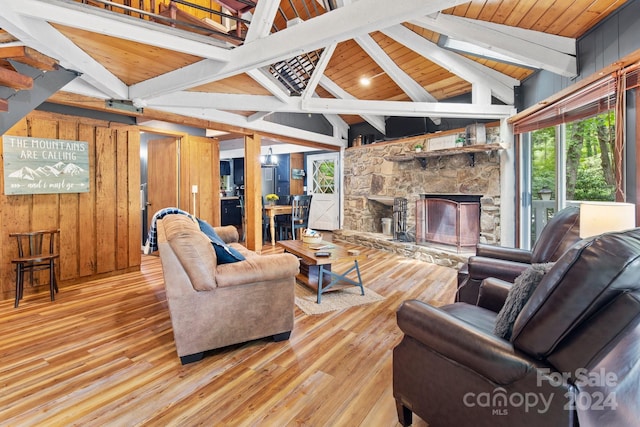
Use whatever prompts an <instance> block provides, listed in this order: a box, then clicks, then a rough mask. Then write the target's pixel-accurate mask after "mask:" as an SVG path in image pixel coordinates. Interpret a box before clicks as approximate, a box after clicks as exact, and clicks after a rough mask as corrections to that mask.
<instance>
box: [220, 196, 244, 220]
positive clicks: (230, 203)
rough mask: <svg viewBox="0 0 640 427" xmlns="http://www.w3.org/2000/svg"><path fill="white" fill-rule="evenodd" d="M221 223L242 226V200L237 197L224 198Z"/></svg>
mask: <svg viewBox="0 0 640 427" xmlns="http://www.w3.org/2000/svg"><path fill="white" fill-rule="evenodd" d="M220 210H221V212H220V223H221V224H222V225H238V226H241V225H242V212H241V210H240V200H239V199H238V198H237V197H230V198H224V199H222V200H221V201H220Z"/></svg>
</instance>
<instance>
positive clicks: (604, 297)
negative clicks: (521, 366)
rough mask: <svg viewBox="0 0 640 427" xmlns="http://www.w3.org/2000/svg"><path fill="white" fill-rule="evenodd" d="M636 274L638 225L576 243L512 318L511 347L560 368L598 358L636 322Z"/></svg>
mask: <svg viewBox="0 0 640 427" xmlns="http://www.w3.org/2000/svg"><path fill="white" fill-rule="evenodd" d="M639 278H640V228H636V229H633V230H628V231H624V232H617V233H606V234H603V235H600V236H596V237H594V238H590V239H585V240H582V241H580V242H578V243H576V244H575V245H574V246H573V247H571V248H570V249H569V250H568V251H567V252H566V253H565V254H564V255H563V256H562V257H561V258H560V259H559V260H558V261H557V262H556V263H555V265H554V266H553V268H552V269H551V270H550V271H549V272H548V273H547V274H546V275H545V276H544V278H543V279H542V281H541V282H540V284H539V285H538V287H537V288H536V289H535V291H534V292H533V294H532V295H531V297H530V299H529V300H528V302H527V304H526V305H525V306H524V308H523V309H522V311H521V313H520V315H519V316H518V318H517V319H516V322H515V325H514V327H513V335H512V337H511V341H512V342H513V344H514V347H516V348H517V349H518V350H520V351H523V352H525V353H527V354H529V355H531V356H533V357H535V358H537V359H544V360H547V361H550V362H551V363H553V364H554V366H556V368H558V369H559V370H561V371H563V372H564V371H567V370H569V371H571V369H572V368H574V367H575V366H574V365H576V364H579V363H588V362H590V361H593V360H597V359H598V358H599V357H603V356H604V354H606V351H603V349H605V348H608V347H610V346H611V345H613V344H612V343H614V342H616V340H618V339H619V338H620V337H621V336H622V335H623V332H622V331H624V330H625V329H628V328H629V325H633V324H634V322H635V323H636V324H637V323H638V322H640V279H639ZM612 310H613V311H612ZM603 319H606V321H603ZM603 353H604V354H603ZM620 357H622V356H620ZM635 357H637V355H636V356H635ZM578 366H579V365H578ZM582 366H585V365H584V364H583V365H582Z"/></svg>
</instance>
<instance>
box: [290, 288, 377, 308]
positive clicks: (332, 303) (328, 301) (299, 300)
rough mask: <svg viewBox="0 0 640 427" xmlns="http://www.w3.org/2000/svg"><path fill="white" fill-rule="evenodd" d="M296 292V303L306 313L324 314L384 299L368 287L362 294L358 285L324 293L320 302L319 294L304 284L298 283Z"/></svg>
mask: <svg viewBox="0 0 640 427" xmlns="http://www.w3.org/2000/svg"><path fill="white" fill-rule="evenodd" d="M295 293H296V305H297V306H298V307H299V308H300V309H301V310H302V311H304V312H305V314H323V313H328V312H330V311H336V310H343V309H345V308H349V307H355V306H358V305H364V304H370V303H373V302H376V301H382V300H384V297H383V296H381V295H378V294H377V293H375V292H373V291H372V290H371V289H367V288H366V287H365V288H364V295H360V288H358V287H356V286H353V287H348V288H344V289H340V290H336V291H331V292H327V293H326V294H322V302H321V303H320V304H318V303H317V302H316V301H317V298H318V294H317V293H316V292H315V291H314V290H313V289H311V288H308V287H307V286H304V285H303V284H300V283H296V290H295Z"/></svg>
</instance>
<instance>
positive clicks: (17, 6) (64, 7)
mask: <svg viewBox="0 0 640 427" xmlns="http://www.w3.org/2000/svg"><path fill="white" fill-rule="evenodd" d="M2 3H3V4H2V7H3V11H2V15H4V14H5V10H6V9H5V8H10V9H13V10H14V12H15V13H17V14H20V15H22V16H27V17H32V18H37V19H38V20H40V21H47V22H52V23H57V24H62V25H65V26H68V27H72V28H79V29H82V30H86V31H90V32H98V33H100V34H105V35H108V36H112V37H117V38H121V39H125V40H131V41H135V42H138V43H143V44H148V45H151V46H156V47H160V48H163V49H169V50H174V51H177V52H183V53H187V54H190V55H196V56H201V57H203V58H209V59H212V60H216V61H223V62H224V61H228V60H229V50H228V49H226V48H224V47H225V46H226V44H225V43H222V42H220V41H219V40H216V39H214V38H211V37H207V36H204V35H201V34H197V33H193V32H189V31H182V30H178V29H175V28H172V27H169V26H164V25H158V24H156V23H153V22H148V21H145V20H143V19H138V18H133V17H131V16H127V15H123V14H121V13H113V12H109V11H107V10H104V9H100V8H97V7H92V6H87V5H83V4H81V3H77V2H73V1H61V0H47V1H43V0H3V2H2ZM0 18H1V17H0ZM3 28H5V27H4V25H3ZM6 28H8V27H6ZM9 31H11V30H9ZM11 32H12V31H11ZM20 39H21V40H22V37H20ZM43 40H46V39H43ZM23 41H24V40H23ZM29 44H30V43H29ZM38 50H40V51H42V50H41V49H38Z"/></svg>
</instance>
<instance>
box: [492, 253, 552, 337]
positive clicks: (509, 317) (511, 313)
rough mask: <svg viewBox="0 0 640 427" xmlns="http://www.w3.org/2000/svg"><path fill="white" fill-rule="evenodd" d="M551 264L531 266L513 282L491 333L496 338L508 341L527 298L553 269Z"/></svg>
mask: <svg viewBox="0 0 640 427" xmlns="http://www.w3.org/2000/svg"><path fill="white" fill-rule="evenodd" d="M553 264H554V263H553V262H548V263H545V264H531V266H529V267H527V269H526V270H524V271H523V272H522V274H520V275H519V276H518V277H516V280H515V281H514V282H513V286H511V289H509V293H508V295H507V299H506V300H505V302H504V305H503V306H502V309H501V310H500V312H499V313H498V316H497V317H496V324H495V327H494V329H493V333H494V334H496V335H497V336H499V337H501V338H504V339H507V340H508V339H510V338H511V333H512V331H513V324H514V323H515V321H516V318H517V317H518V315H519V314H520V312H521V311H522V308H523V307H524V306H525V304H526V303H527V301H529V297H530V296H531V294H532V293H533V291H534V290H535V289H536V287H537V286H538V284H539V283H540V281H541V280H542V278H543V277H544V275H545V274H546V273H547V272H548V271H549V270H550V269H551V267H553Z"/></svg>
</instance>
